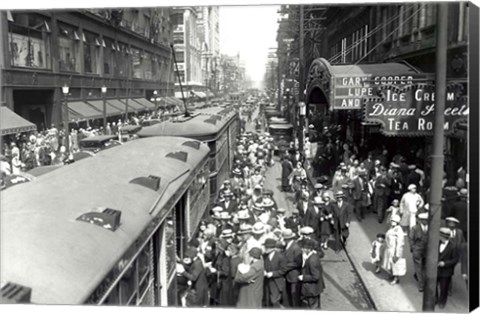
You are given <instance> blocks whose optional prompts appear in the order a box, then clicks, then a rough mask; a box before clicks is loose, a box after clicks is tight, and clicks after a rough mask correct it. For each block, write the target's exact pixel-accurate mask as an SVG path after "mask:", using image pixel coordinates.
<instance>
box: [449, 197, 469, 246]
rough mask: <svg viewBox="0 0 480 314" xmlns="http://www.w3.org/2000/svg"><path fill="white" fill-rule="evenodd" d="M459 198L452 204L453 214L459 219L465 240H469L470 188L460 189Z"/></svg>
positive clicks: (459, 225)
mask: <svg viewBox="0 0 480 314" xmlns="http://www.w3.org/2000/svg"><path fill="white" fill-rule="evenodd" d="M458 195H459V199H458V201H456V202H455V203H453V204H452V209H451V216H452V217H455V218H457V220H458V221H459V223H458V228H459V229H460V230H462V232H463V237H464V238H465V241H468V190H467V189H466V188H462V189H460V191H459V192H458Z"/></svg>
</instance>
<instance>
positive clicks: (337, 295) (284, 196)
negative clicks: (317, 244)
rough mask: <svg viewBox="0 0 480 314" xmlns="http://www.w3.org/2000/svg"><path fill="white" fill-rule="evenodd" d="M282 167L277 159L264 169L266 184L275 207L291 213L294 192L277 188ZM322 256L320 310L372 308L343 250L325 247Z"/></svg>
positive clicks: (363, 309)
mask: <svg viewBox="0 0 480 314" xmlns="http://www.w3.org/2000/svg"><path fill="white" fill-rule="evenodd" d="M281 171H282V170H281V166H280V163H279V161H278V159H277V160H276V161H275V164H274V165H273V166H272V167H270V168H269V169H268V170H267V173H266V178H265V187H266V188H267V189H271V190H272V191H273V193H274V198H275V200H276V201H277V204H278V207H283V208H285V209H286V210H287V213H286V215H287V216H290V215H291V213H292V210H293V208H294V206H293V193H284V192H281V191H280V185H281V184H280V177H281ZM324 252H325V256H324V257H323V258H322V266H323V276H324V280H325V285H326V288H325V290H324V292H323V293H322V295H321V305H322V310H334V311H372V310H373V305H372V304H371V303H370V302H369V300H368V298H367V296H366V292H365V291H364V289H363V287H362V285H361V283H360V279H359V278H358V276H357V274H356V272H355V270H354V269H353V267H352V265H351V264H350V261H349V260H348V257H347V255H346V254H345V252H344V251H341V252H340V253H338V254H335V252H334V251H333V250H331V249H328V250H325V251H324Z"/></svg>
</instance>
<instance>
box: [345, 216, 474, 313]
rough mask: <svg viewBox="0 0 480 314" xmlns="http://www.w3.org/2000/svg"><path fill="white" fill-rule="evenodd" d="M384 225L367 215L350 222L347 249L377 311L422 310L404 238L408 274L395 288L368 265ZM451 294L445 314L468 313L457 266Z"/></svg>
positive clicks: (386, 276) (464, 290) (408, 250)
mask: <svg viewBox="0 0 480 314" xmlns="http://www.w3.org/2000/svg"><path fill="white" fill-rule="evenodd" d="M387 228H388V226H387V224H386V223H383V224H379V223H378V221H377V218H376V216H375V215H374V214H369V215H368V216H367V217H366V218H365V219H364V220H363V221H362V222H361V223H359V222H358V221H356V220H355V221H352V223H351V225H350V237H349V238H348V241H347V247H346V250H347V252H348V254H349V256H350V258H351V260H352V262H353V264H354V266H355V268H356V270H357V272H358V273H359V275H360V277H361V278H362V280H363V282H364V284H365V286H366V287H367V290H368V291H369V293H370V296H371V297H372V299H373V301H374V303H375V305H376V308H377V310H378V311H402V312H403V311H415V312H421V311H422V302H423V293H420V292H419V291H418V285H417V282H416V281H415V279H414V278H413V274H414V266H413V260H412V255H411V253H410V247H409V244H408V239H405V241H406V242H405V247H404V257H405V258H406V260H407V274H406V275H405V276H404V277H402V278H401V279H400V283H399V284H398V285H394V286H392V285H390V283H389V281H388V275H387V274H386V273H384V272H381V273H380V274H375V272H374V270H375V267H374V266H373V265H372V264H371V262H370V254H369V251H370V246H371V243H372V241H373V240H374V239H375V237H376V234H377V233H380V232H381V233H385V232H386V230H387ZM452 281H453V295H452V296H449V297H448V301H447V304H446V306H445V308H444V309H442V310H440V309H438V308H437V309H436V311H437V312H444V313H466V312H468V293H467V289H466V286H465V281H464V280H463V278H462V277H461V275H460V264H457V267H456V268H455V275H454V276H453V279H452Z"/></svg>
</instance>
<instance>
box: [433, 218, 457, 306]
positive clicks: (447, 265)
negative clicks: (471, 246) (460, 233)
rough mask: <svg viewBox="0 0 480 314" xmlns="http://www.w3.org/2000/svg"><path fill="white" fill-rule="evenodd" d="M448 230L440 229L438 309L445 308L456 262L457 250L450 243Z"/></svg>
mask: <svg viewBox="0 0 480 314" xmlns="http://www.w3.org/2000/svg"><path fill="white" fill-rule="evenodd" d="M450 236H451V231H450V229H449V228H445V227H442V228H440V245H439V254H438V269H437V304H438V307H439V308H440V309H443V308H445V304H446V303H447V299H448V287H449V286H450V282H451V280H452V276H453V273H454V269H455V265H456V264H457V262H458V252H457V248H456V247H455V245H454V244H453V243H451V241H450Z"/></svg>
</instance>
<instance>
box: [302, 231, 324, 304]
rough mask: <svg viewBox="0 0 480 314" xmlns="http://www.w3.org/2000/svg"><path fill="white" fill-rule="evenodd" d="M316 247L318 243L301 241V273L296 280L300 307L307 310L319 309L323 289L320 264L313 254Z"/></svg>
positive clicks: (309, 240) (307, 240)
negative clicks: (300, 302) (299, 288)
mask: <svg viewBox="0 0 480 314" xmlns="http://www.w3.org/2000/svg"><path fill="white" fill-rule="evenodd" d="M317 246H318V243H316V241H315V240H312V239H309V238H306V239H303V240H302V241H301V250H302V271H301V274H300V275H299V276H298V280H299V281H300V282H301V301H302V305H303V307H306V308H309V309H320V294H321V293H322V291H323V289H324V288H325V284H324V281H323V269H322V264H321V262H320V257H319V256H318V255H317V254H316V253H315V248H316V247H317Z"/></svg>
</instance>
